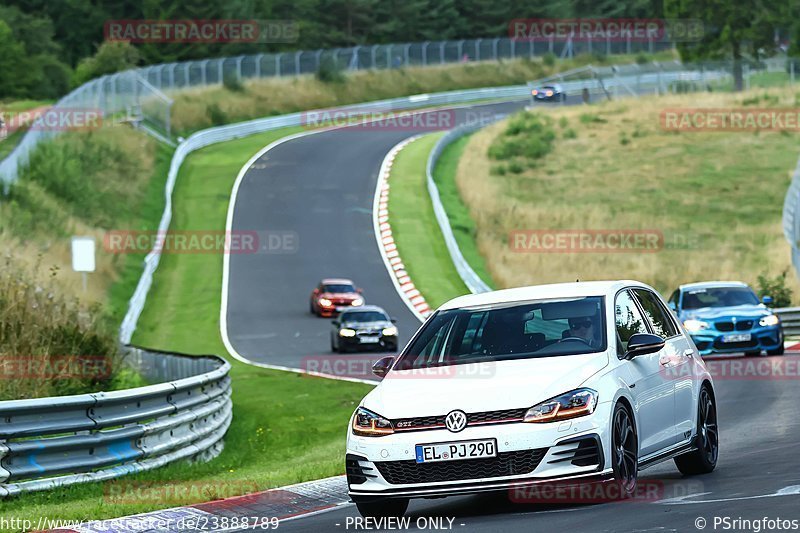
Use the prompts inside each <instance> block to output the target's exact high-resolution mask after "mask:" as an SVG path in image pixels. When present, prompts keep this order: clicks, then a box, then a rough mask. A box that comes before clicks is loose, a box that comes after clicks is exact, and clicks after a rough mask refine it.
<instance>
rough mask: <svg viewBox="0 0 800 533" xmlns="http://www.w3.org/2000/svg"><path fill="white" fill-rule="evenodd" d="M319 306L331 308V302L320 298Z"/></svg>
mask: <svg viewBox="0 0 800 533" xmlns="http://www.w3.org/2000/svg"><path fill="white" fill-rule="evenodd" d="M319 305H321V306H322V307H330V305H331V301H330V300H328V299H327V298H320V299H319Z"/></svg>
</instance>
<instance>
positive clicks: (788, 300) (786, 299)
mask: <svg viewBox="0 0 800 533" xmlns="http://www.w3.org/2000/svg"><path fill="white" fill-rule="evenodd" d="M757 281H758V297H759V298H763V297H764V296H772V307H790V306H791V305H792V289H790V288H789V287H787V286H786V271H784V272H782V273H781V274H779V275H777V276H775V277H774V278H770V277H769V276H768V275H767V274H766V273H764V274H760V275H759V276H758V280H757Z"/></svg>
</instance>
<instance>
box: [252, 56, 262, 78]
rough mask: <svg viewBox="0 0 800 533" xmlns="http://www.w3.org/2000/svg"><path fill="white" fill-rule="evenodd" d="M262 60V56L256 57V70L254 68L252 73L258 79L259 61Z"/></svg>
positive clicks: (259, 73) (259, 71) (259, 72)
mask: <svg viewBox="0 0 800 533" xmlns="http://www.w3.org/2000/svg"><path fill="white" fill-rule="evenodd" d="M263 59H264V54H258V55H256V68H255V71H254V72H253V75H254V76H255V77H256V78H260V77H261V61H262V60H263Z"/></svg>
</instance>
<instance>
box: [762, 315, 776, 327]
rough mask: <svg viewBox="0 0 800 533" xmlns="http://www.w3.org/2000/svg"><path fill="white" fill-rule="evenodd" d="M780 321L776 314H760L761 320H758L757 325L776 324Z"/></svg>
mask: <svg viewBox="0 0 800 533" xmlns="http://www.w3.org/2000/svg"><path fill="white" fill-rule="evenodd" d="M780 323H781V319H780V318H778V315H767V316H762V317H761V320H759V321H758V325H759V326H777V325H778V324H780Z"/></svg>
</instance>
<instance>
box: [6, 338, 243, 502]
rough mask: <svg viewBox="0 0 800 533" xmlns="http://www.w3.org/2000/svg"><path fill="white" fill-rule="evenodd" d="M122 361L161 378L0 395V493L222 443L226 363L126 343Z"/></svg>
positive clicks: (203, 455) (193, 454)
mask: <svg viewBox="0 0 800 533" xmlns="http://www.w3.org/2000/svg"><path fill="white" fill-rule="evenodd" d="M126 350H127V354H126V356H125V357H126V360H127V362H128V364H130V365H131V366H133V367H134V368H136V369H137V370H139V371H140V372H141V373H142V374H143V375H144V376H145V377H147V378H149V379H151V380H154V381H161V380H166V382H164V383H159V384H157V385H150V386H147V387H140V388H136V389H129V390H121V391H113V392H98V393H92V394H81V395H77V396H63V397H58V398H39V399H29V400H11V401H4V402H0V497H7V496H13V495H16V494H20V493H23V492H32V491H40V490H48V489H53V488H57V487H63V486H68V485H74V484H77V483H87V482H92V481H101V480H106V479H112V478H117V477H120V476H124V475H126V474H131V473H135V472H142V471H145V470H151V469H153V468H157V467H160V466H162V465H165V464H167V463H170V462H173V461H177V460H180V459H190V458H193V459H198V460H206V459H210V458H213V457H215V456H216V455H217V454H219V452H220V451H221V449H222V446H223V440H222V439H223V437H224V435H225V432H226V431H227V429H228V426H229V425H230V422H231V417H232V410H231V398H230V395H231V385H230V378H229V377H228V371H229V370H230V364H229V363H227V362H226V361H224V360H222V359H220V358H218V357H192V356H180V355H176V354H167V353H155V352H149V351H147V350H143V349H140V348H127V349H126Z"/></svg>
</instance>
